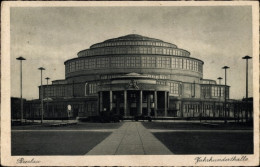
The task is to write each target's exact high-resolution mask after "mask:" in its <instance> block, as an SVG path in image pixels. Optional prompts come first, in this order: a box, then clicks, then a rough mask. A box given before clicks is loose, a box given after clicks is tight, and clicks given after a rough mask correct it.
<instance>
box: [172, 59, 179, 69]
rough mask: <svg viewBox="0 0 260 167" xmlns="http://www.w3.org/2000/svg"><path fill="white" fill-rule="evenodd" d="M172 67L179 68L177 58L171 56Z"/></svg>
mask: <svg viewBox="0 0 260 167" xmlns="http://www.w3.org/2000/svg"><path fill="white" fill-rule="evenodd" d="M172 68H179V59H178V58H172Z"/></svg>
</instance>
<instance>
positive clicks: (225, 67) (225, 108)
mask: <svg viewBox="0 0 260 167" xmlns="http://www.w3.org/2000/svg"><path fill="white" fill-rule="evenodd" d="M222 69H224V70H225V89H224V92H225V102H224V112H225V114H224V117H225V123H227V107H226V102H227V90H226V89H227V69H229V67H228V66H224V67H222Z"/></svg>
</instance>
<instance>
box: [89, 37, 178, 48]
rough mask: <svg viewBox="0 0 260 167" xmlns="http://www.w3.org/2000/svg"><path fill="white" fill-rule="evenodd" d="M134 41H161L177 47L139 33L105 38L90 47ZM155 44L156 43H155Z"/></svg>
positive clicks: (168, 45)
mask: <svg viewBox="0 0 260 167" xmlns="http://www.w3.org/2000/svg"><path fill="white" fill-rule="evenodd" d="M134 41H139V42H141V41H143V42H145V43H144V44H143V45H148V44H146V43H147V42H158V43H161V45H163V44H164V46H166V47H173V48H177V46H176V45H174V44H171V43H168V42H164V41H162V40H159V39H155V38H149V37H145V36H142V35H138V34H129V35H125V36H121V37H118V38H112V39H108V40H105V41H104V42H101V43H97V44H94V45H92V46H90V48H91V49H92V48H100V47H104V46H107V45H109V44H111V46H114V44H115V45H117V46H118V45H120V44H118V43H120V42H134ZM125 45H128V44H127V43H126V44H125ZM150 45H152V44H150ZM154 45H156V44H154ZM109 46H110V45H109Z"/></svg>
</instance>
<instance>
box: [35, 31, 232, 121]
mask: <svg viewBox="0 0 260 167" xmlns="http://www.w3.org/2000/svg"><path fill="white" fill-rule="evenodd" d="M64 64H65V79H64V80H55V81H52V84H51V85H43V86H42V88H43V98H44V104H45V106H44V111H45V112H44V117H46V118H47V117H66V116H67V115H70V116H72V117H82V118H87V117H90V116H96V115H100V113H104V112H111V113H114V114H117V115H121V116H123V117H124V118H125V119H127V118H132V117H134V116H140V115H143V116H151V117H154V118H163V117H198V116H199V115H202V116H208V117H221V116H223V103H224V99H225V93H224V90H225V85H221V84H217V83H216V81H214V80H210V79H204V78H203V64H204V62H203V61H202V60H199V59H197V58H195V57H193V56H192V55H191V54H190V52H189V51H187V50H185V49H181V48H178V47H177V45H175V44H171V43H168V42H164V41H162V40H159V39H154V38H149V37H144V36H141V35H136V34H131V35H126V36H122V37H119V38H114V39H109V40H106V41H104V42H101V43H97V44H93V45H92V46H90V48H89V49H85V50H82V51H79V52H78V54H77V57H75V58H73V59H69V60H67V61H65V62H64ZM39 94H40V95H39V97H40V98H41V87H39ZM226 96H227V99H228V98H229V86H227V87H226ZM40 98H39V99H40ZM37 104H38V105H37ZM39 104H40V102H39V101H38V103H37V102H34V105H35V107H37V112H36V115H35V117H37V115H38V116H39V115H40V107H39Z"/></svg>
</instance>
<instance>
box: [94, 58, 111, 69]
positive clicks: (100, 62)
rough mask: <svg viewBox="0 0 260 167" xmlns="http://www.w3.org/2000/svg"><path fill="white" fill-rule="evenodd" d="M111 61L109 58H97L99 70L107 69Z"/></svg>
mask: <svg viewBox="0 0 260 167" xmlns="http://www.w3.org/2000/svg"><path fill="white" fill-rule="evenodd" d="M108 61H109V59H108V58H107V57H101V58H97V68H106V67H108V66H109V62H108Z"/></svg>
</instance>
